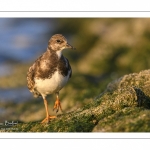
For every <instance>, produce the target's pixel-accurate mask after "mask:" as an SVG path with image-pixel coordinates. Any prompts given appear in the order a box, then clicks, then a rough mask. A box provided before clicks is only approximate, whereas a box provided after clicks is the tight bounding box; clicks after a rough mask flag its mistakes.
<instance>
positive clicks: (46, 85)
mask: <svg viewBox="0 0 150 150" xmlns="http://www.w3.org/2000/svg"><path fill="white" fill-rule="evenodd" d="M69 75H70V72H69V73H68V76H65V77H64V76H62V75H61V74H59V72H58V71H56V72H55V73H54V74H53V75H52V77H51V78H50V79H44V80H43V79H35V88H36V89H37V90H38V92H40V94H41V95H42V96H44V97H45V96H46V95H48V94H52V93H55V92H59V91H60V90H61V89H62V88H63V87H64V86H65V85H66V83H67V82H68V79H69Z"/></svg>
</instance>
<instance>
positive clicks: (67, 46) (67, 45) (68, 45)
mask: <svg viewBox="0 0 150 150" xmlns="http://www.w3.org/2000/svg"><path fill="white" fill-rule="evenodd" d="M66 48H71V49H73V50H75V49H76V48H74V47H73V46H71V45H70V44H68V43H67V44H66Z"/></svg>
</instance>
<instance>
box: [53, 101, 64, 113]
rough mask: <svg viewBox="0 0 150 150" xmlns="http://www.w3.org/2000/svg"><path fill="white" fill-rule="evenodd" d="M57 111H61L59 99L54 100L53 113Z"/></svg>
mask: <svg viewBox="0 0 150 150" xmlns="http://www.w3.org/2000/svg"><path fill="white" fill-rule="evenodd" d="M59 109H60V110H61V111H62V108H61V103H60V100H59V99H56V101H55V104H54V108H53V111H54V110H56V113H57V112H58V111H59Z"/></svg>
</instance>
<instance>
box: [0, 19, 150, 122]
mask: <svg viewBox="0 0 150 150" xmlns="http://www.w3.org/2000/svg"><path fill="white" fill-rule="evenodd" d="M56 33H60V34H63V35H64V36H65V37H66V38H67V39H68V43H69V44H71V45H72V46H74V47H75V48H76V50H69V49H68V50H64V51H63V54H64V55H65V56H66V57H67V58H68V59H69V61H70V64H71V66H72V70H73V75H72V78H71V79H70V81H69V82H68V83H67V85H66V86H65V87H64V88H63V89H62V90H61V92H60V99H61V102H62V108H63V110H64V112H70V111H73V110H76V109H78V108H80V107H84V105H85V104H88V103H90V102H91V101H93V100H94V99H95V98H96V97H97V96H98V95H99V94H100V93H102V92H103V91H104V90H105V88H106V87H107V84H108V83H109V82H111V81H113V80H115V79H117V78H119V77H121V76H123V75H125V74H129V73H133V72H139V71H141V70H145V69H149V68H150V19H149V18H0V122H4V121H5V120H14V121H15V120H17V121H23V122H29V121H39V120H42V119H43V118H44V117H45V108H44V103H43V100H42V98H34V97H33V95H32V94H31V93H30V92H29V90H28V89H27V86H26V72H27V70H28V68H29V67H30V66H31V65H32V63H33V62H34V61H35V60H36V59H37V58H38V57H39V56H40V55H41V54H42V53H43V52H44V51H45V50H46V48H47V44H48V40H49V39H50V37H51V36H52V35H53V34H56ZM54 101H55V95H50V96H49V97H48V102H49V111H50V114H52V115H55V112H53V111H52V109H53V105H54ZM58 114H61V112H59V113H58Z"/></svg>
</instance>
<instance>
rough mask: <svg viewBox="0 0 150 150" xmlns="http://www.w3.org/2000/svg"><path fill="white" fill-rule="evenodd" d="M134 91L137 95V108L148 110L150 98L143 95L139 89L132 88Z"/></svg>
mask: <svg viewBox="0 0 150 150" xmlns="http://www.w3.org/2000/svg"><path fill="white" fill-rule="evenodd" d="M134 90H135V92H136V95H137V102H138V107H144V108H147V109H150V97H149V96H147V95H145V93H144V92H143V91H142V90H141V89H140V88H137V87H134Z"/></svg>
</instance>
